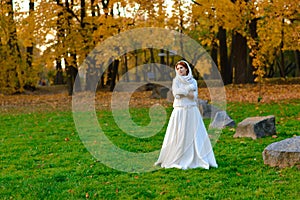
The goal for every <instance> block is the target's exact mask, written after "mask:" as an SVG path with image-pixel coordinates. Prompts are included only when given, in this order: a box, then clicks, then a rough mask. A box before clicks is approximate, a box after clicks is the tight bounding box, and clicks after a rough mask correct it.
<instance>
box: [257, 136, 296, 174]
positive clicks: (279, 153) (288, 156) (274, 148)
mask: <svg viewBox="0 0 300 200" xmlns="http://www.w3.org/2000/svg"><path fill="white" fill-rule="evenodd" d="M262 156H263V159H264V164H266V165H269V166H272V167H275V166H277V167H280V168H285V167H291V166H297V167H298V168H300V136H296V137H293V138H288V139H285V140H282V141H279V142H275V143H272V144H270V145H268V146H267V147H266V148H265V149H264V151H263V153H262Z"/></svg>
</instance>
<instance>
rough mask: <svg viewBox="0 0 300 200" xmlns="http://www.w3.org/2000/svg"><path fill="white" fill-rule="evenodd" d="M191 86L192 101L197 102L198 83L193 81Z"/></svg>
mask: <svg viewBox="0 0 300 200" xmlns="http://www.w3.org/2000/svg"><path fill="white" fill-rule="evenodd" d="M193 86H194V88H195V90H194V100H195V101H197V100H198V83H197V81H196V80H195V79H194V81H193Z"/></svg>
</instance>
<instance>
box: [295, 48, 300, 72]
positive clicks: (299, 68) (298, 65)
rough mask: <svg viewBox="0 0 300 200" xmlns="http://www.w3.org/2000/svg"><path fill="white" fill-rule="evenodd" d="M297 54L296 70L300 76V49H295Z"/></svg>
mask: <svg viewBox="0 0 300 200" xmlns="http://www.w3.org/2000/svg"><path fill="white" fill-rule="evenodd" d="M294 54H295V62H296V71H295V77H299V76H300V51H299V50H296V51H294Z"/></svg>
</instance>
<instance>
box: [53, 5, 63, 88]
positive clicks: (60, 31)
mask: <svg viewBox="0 0 300 200" xmlns="http://www.w3.org/2000/svg"><path fill="white" fill-rule="evenodd" d="M56 3H57V5H60V6H62V3H61V0H56ZM56 26H57V34H56V37H57V42H58V43H60V44H62V43H63V38H64V32H65V30H64V28H63V12H62V11H60V12H59V13H58V14H57V21H56ZM55 60H56V75H55V80H54V84H56V85H60V84H64V80H63V69H62V63H61V60H62V56H61V55H58V56H57V57H56V59H55Z"/></svg>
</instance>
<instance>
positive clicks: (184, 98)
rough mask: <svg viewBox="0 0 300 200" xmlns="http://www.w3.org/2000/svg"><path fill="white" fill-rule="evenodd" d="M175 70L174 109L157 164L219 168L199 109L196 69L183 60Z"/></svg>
mask: <svg viewBox="0 0 300 200" xmlns="http://www.w3.org/2000/svg"><path fill="white" fill-rule="evenodd" d="M175 71H176V77H175V78H174V79H173V83H172V92H173V95H174V97H175V98H174V102H173V108H174V109H173V111H172V114H171V117H170V121H169V124H168V127H167V131H166V135H165V138H164V141H163V145H162V149H161V152H160V155H159V158H158V160H157V162H156V163H155V165H158V166H161V167H163V168H179V169H189V168H197V167H201V168H205V169H209V167H210V166H212V167H218V165H217V163H216V160H215V156H214V153H213V150H212V146H211V143H210V140H209V137H208V135H207V131H206V128H205V126H204V123H203V120H202V117H201V114H200V111H199V109H198V105H197V99H198V87H197V82H196V80H195V79H194V78H193V76H192V70H191V68H190V66H189V64H188V63H187V62H186V61H179V62H178V63H177V64H176V65H175Z"/></svg>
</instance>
